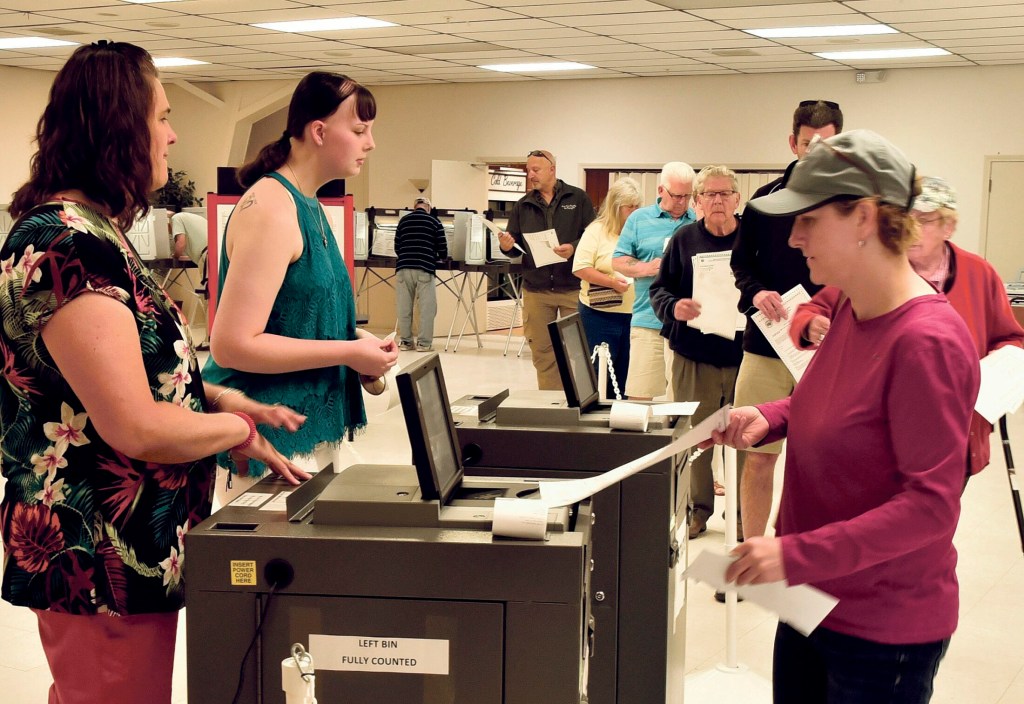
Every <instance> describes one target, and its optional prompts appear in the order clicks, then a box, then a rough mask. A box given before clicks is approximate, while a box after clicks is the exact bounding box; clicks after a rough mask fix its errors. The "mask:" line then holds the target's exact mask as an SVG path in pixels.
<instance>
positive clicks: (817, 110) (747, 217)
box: [732, 100, 843, 537]
mask: <svg viewBox="0 0 1024 704" xmlns="http://www.w3.org/2000/svg"><path fill="white" fill-rule="evenodd" d="M842 131H843V113H842V111H841V110H840V109H839V104H838V103H834V102H832V101H829V100H804V101H801V102H800V104H799V105H798V106H797V109H796V111H795V112H794V113H793V132H792V134H790V136H789V148H790V150H791V151H792V152H793V153H794V154H795V155H796V161H793V162H792V163H791V164H790V165H789V167H788V168H787V169H786V172H785V173H784V174H783V175H782V177H781V178H778V179H776V180H774V181H772V182H771V183H768V184H766V185H764V186H762V187H761V188H759V189H758V190H757V191H756V192H755V193H754V195H753V196H752V197H751V200H755V199H757V198H761V197H762V196H766V195H768V194H770V193H774V192H775V191H778V190H780V189H782V188H785V186H786V182H787V181H788V180H789V175H790V174H791V173H792V171H793V167H794V166H796V163H797V161H799V160H800V159H803V158H804V156H805V155H806V154H807V149H808V147H809V146H810V144H811V140H813V139H814V138H815V136H820V138H821V139H827V138H829V137H832V136H834V135H836V134H838V133H840V132H842ZM793 220H794V218H792V217H767V216H765V215H763V214H762V213H760V212H758V211H756V210H754V209H752V208H746V209H744V212H743V228H742V230H741V232H740V235H739V237H738V238H737V240H736V246H735V248H734V249H733V254H732V270H733V273H734V274H735V275H736V286H737V288H739V290H740V302H739V309H740V311H741V312H744V313H747V314H748V320H747V328H746V330H745V331H744V333H743V361H742V362H741V363H740V369H739V374H738V376H737V378H736V402H735V405H736V406H751V405H756V404H759V403H767V402H769V401H776V400H778V399H780V398H785V397H786V396H789V395H790V394H791V393H792V392H793V387H794V386H795V383H796V382H795V381H794V380H793V376H792V374H790V372H789V370H788V369H786V366H785V364H783V362H782V360H780V359H779V356H778V355H777V354H776V353H775V350H773V349H772V346H771V344H769V342H768V340H767V339H766V338H765V336H764V335H763V334H762V333H761V331H760V330H759V329H758V328H757V326H756V325H755V324H754V322H753V320H751V319H749V316H750V314H752V313H754V312H755V311H761V312H762V313H764V314H765V315H766V316H768V318H770V319H771V320H772V321H774V322H779V321H780V320H783V319H785V318H786V317H787V314H786V311H785V309H784V308H783V305H782V294H784V293H786V292H787V291H789V290H790V289H791V288H793V287H794V286H796V285H797V284H801V285H802V286H803V287H804V288H805V289H806V290H807V293H808V294H809V295H812V296H813V295H814V294H815V293H816V292H817V291H818V290H819V289H820V288H821V287H820V286H818V285H816V284H813V283H811V278H810V272H809V270H808V268H807V262H806V261H805V259H804V257H803V254H801V252H800V250H798V249H793V248H792V247H790V246H789V233H790V230H792V229H793ZM781 451H782V441H781V440H780V441H778V442H774V443H770V444H767V445H763V446H761V447H755V448H750V449H749V450H746V451H745V452H744V453H743V454H744V457H743V461H742V463H741V466H742V469H741V471H740V510H741V514H742V536H743V537H752V536H759V535H764V532H765V529H766V528H767V525H768V514H769V513H770V512H771V505H772V483H773V480H774V476H775V463H776V461H777V460H778V457H779V453H780V452H781Z"/></svg>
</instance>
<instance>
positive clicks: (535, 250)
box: [523, 230, 565, 268]
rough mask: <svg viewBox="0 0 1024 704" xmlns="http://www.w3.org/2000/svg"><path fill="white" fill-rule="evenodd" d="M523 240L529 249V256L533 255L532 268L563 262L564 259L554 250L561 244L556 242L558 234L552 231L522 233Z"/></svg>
mask: <svg viewBox="0 0 1024 704" xmlns="http://www.w3.org/2000/svg"><path fill="white" fill-rule="evenodd" d="M523 239H524V240H526V246H527V247H529V248H530V254H532V255H533V264H534V266H536V267H538V268H539V267H542V266H549V265H551V264H558V263H559V262H564V261H565V257H563V256H561V255H560V254H558V252H556V251H555V248H556V247H559V246H561V243H560V242H559V241H558V233H556V232H555V231H554V230H542V231H540V232H524V233H523Z"/></svg>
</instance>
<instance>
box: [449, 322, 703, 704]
mask: <svg viewBox="0 0 1024 704" xmlns="http://www.w3.org/2000/svg"><path fill="white" fill-rule="evenodd" d="M549 329H550V331H551V333H552V341H553V343H554V348H555V354H556V359H557V360H558V366H559V372H560V375H561V379H562V384H563V387H564V389H565V391H564V394H563V393H561V392H550V391H549V392H532V393H526V394H524V393H523V392H519V391H515V390H513V391H509V392H502V393H501V394H498V395H494V394H487V393H483V394H477V395H470V396H465V397H463V398H460V399H458V400H456V401H455V407H456V409H458V410H459V413H458V414H457V415H456V416H455V417H456V419H457V420H458V421H459V425H458V427H457V433H458V437H459V442H460V444H461V451H462V454H463V458H464V463H465V465H466V472H467V473H468V474H470V475H485V476H506V477H510V478H513V477H523V476H529V477H548V478H565V479H579V478H585V477H592V476H595V475H597V474H600V473H601V472H605V471H607V470H610V469H614V468H615V467H618V466H620V465H622V464H625V463H626V462H630V461H632V460H635V459H636V458H638V457H640V456H642V455H646V454H648V453H650V452H655V451H657V450H661V449H663V448H664V447H665V446H666V445H668V444H669V443H671V442H672V441H673V440H674V439H676V438H678V436H680V435H682V434H683V433H684V432H685V431H686V430H687V427H688V423H687V422H686V421H685V419H683V420H682V421H681V422H677V419H676V418H673V417H666V418H664V419H661V421H660V422H658V423H653V424H652V425H651V427H650V429H649V430H648V431H647V432H644V433H640V432H628V431H622V430H613V429H611V428H610V427H609V423H608V419H609V414H608V407H607V406H606V405H603V404H600V403H598V401H597V398H598V391H597V389H598V386H597V379H596V374H595V373H594V369H593V366H592V365H591V363H590V356H589V354H588V347H587V343H586V336H585V334H584V332H583V328H582V325H581V323H580V320H579V316H578V315H571V316H567V317H566V318H563V319H562V320H561V321H558V322H556V323H552V324H551V325H550V326H549ZM506 393H507V398H501V396H503V395H505V394H506ZM687 459H688V457H687V455H686V454H685V453H684V454H679V455H675V456H674V457H671V458H669V459H666V460H663V461H661V462H658V463H657V464H654V465H653V466H651V467H649V468H647V469H645V470H643V471H641V472H639V473H637V474H635V475H633V476H631V477H628V478H627V479H625V480H624V481H622V482H621V483H619V484H616V485H613V486H611V487H609V488H607V489H604V490H602V491H601V492H599V493H597V494H595V495H594V496H593V497H592V498H591V509H592V512H593V517H594V535H593V555H594V572H593V575H592V579H591V582H592V587H591V611H592V613H593V618H594V651H593V656H592V658H591V667H590V687H589V692H590V704H662V703H668V704H682V701H683V678H684V674H685V673H684V654H685V645H686V643H685V632H686V608H685V607H686V583H685V580H682V579H681V572H682V570H683V569H685V566H686V546H687V520H688V516H687V501H688V494H689V464H688V462H687Z"/></svg>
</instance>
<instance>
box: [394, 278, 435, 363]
mask: <svg viewBox="0 0 1024 704" xmlns="http://www.w3.org/2000/svg"><path fill="white" fill-rule="evenodd" d="M396 274H397V276H396V277H395V300H396V303H397V305H398V341H399V342H408V343H412V305H413V300H414V299H415V300H417V301H419V310H420V329H419V334H418V335H417V336H416V344H417V346H419V347H424V348H426V347H430V346H431V345H432V344H433V343H434V316H435V315H437V291H436V290H435V289H434V284H435V281H434V272H432V271H423V270H421V269H399V270H398V271H397V272H396Z"/></svg>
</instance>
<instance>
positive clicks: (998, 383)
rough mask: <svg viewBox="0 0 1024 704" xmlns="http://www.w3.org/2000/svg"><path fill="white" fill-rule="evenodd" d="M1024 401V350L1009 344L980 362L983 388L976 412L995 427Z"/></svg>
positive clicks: (975, 406) (975, 407) (979, 395)
mask: <svg viewBox="0 0 1024 704" xmlns="http://www.w3.org/2000/svg"><path fill="white" fill-rule="evenodd" d="M1021 401H1024V349H1021V348H1020V347H1017V346H1016V345H1006V346H1005V347H1000V348H999V349H997V350H996V351H994V352H990V353H989V354H987V355H986V356H985V357H984V358H983V359H982V360H981V389H980V390H979V391H978V402H977V403H975V404H974V410H976V411H977V412H978V413H980V414H981V415H982V416H983V417H984V418H985V420H987V421H988V422H989V423H992V424H995V422H996V421H998V420H999V419H1000V418H1001V417H1002V416H1004V415H1006V414H1007V413H1015V412H1016V411H1017V409H1018V408H1020V404H1021Z"/></svg>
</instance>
